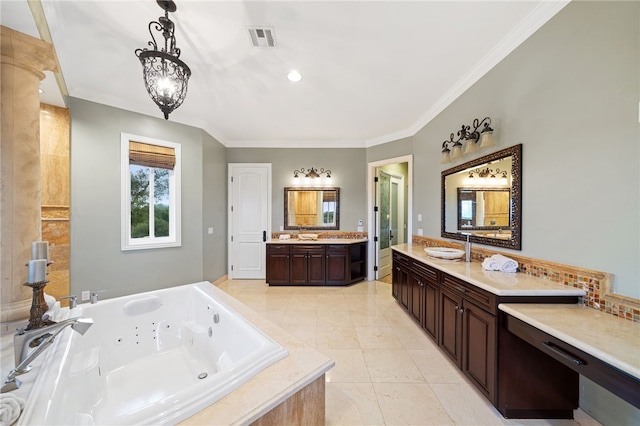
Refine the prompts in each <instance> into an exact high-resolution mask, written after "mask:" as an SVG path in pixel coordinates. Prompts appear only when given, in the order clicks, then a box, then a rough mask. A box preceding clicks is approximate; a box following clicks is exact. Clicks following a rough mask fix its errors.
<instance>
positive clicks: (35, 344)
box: [0, 317, 93, 393]
mask: <svg viewBox="0 0 640 426" xmlns="http://www.w3.org/2000/svg"><path fill="white" fill-rule="evenodd" d="M69 325H70V326H71V328H72V329H73V330H75V331H77V332H78V333H80V334H81V335H84V333H86V332H87V330H88V329H89V327H91V326H92V325H93V320H92V319H91V318H82V317H78V318H70V319H67V320H64V321H61V322H59V323H55V324H52V325H49V326H47V327H42V328H37V329H32V330H25V329H20V330H18V332H17V333H16V334H15V335H14V336H13V345H14V356H15V363H16V368H14V369H13V370H12V371H11V372H10V373H9V375H8V376H7V379H6V380H5V382H4V385H3V386H2V389H1V390H0V393H4V392H9V391H12V390H15V389H18V388H19V387H20V384H21V382H20V380H18V379H17V378H16V377H17V376H19V375H21V374H24V373H28V372H29V371H30V370H31V365H29V364H30V363H31V362H33V360H34V359H36V358H37V357H38V356H39V355H40V354H41V353H42V352H44V350H45V349H47V348H48V347H49V346H50V345H51V344H52V343H53V339H55V337H56V336H57V335H58V334H60V333H61V332H62V330H64V329H65V328H66V327H67V326H69ZM29 348H35V349H34V350H33V351H31V352H29Z"/></svg>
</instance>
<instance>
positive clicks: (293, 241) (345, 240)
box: [267, 238, 369, 244]
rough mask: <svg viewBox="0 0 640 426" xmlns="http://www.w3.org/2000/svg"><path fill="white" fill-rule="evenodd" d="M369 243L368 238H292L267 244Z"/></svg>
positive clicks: (274, 240)
mask: <svg viewBox="0 0 640 426" xmlns="http://www.w3.org/2000/svg"><path fill="white" fill-rule="evenodd" d="M367 241H369V240H368V239H367V238H318V239H317V240H299V239H297V238H290V239H288V240H278V239H272V240H270V241H267V244H355V243H364V242H367Z"/></svg>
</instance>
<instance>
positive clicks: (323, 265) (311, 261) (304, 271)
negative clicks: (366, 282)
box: [266, 241, 367, 285]
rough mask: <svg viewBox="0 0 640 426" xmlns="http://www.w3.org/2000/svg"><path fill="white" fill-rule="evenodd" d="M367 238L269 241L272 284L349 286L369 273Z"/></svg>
mask: <svg viewBox="0 0 640 426" xmlns="http://www.w3.org/2000/svg"><path fill="white" fill-rule="evenodd" d="M366 258H367V243H366V241H363V242H358V243H352V244H300V243H289V244H267V276H266V281H267V283H268V284H269V285H346V284H351V283H353V282H356V281H361V280H363V279H364V278H365V276H366V269H367V268H366Z"/></svg>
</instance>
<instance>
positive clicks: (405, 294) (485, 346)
mask: <svg viewBox="0 0 640 426" xmlns="http://www.w3.org/2000/svg"><path fill="white" fill-rule="evenodd" d="M392 259H393V278H392V294H393V297H394V298H396V300H397V301H398V303H400V304H401V305H402V306H403V307H404V308H405V309H406V311H407V313H408V314H409V315H410V316H411V317H412V318H413V319H414V320H415V321H416V322H417V323H418V324H419V325H420V327H421V328H422V329H423V330H424V331H425V333H427V335H429V336H430V337H431V338H433V339H434V341H435V342H436V343H437V344H438V346H439V347H440V349H441V350H442V351H443V352H444V353H445V354H446V355H447V356H448V357H449V358H451V360H452V362H453V363H455V365H457V366H458V368H460V370H461V371H462V372H463V373H464V374H465V375H466V376H467V377H468V378H469V380H471V382H472V383H474V384H475V385H476V387H477V388H478V390H480V392H481V393H482V394H484V395H485V397H486V398H487V399H488V400H489V401H490V402H491V403H492V404H493V405H494V406H495V407H496V408H497V409H498V410H499V411H500V412H501V413H502V414H503V415H504V416H505V417H512V418H572V416H573V409H574V408H576V407H577V397H576V396H575V395H574V394H573V393H572V391H568V389H577V386H578V383H577V377H574V376H572V375H571V374H569V373H568V372H567V371H564V370H563V369H562V368H561V367H562V366H561V365H557V363H556V362H555V361H553V360H552V361H553V362H552V361H549V360H547V359H541V357H540V356H539V355H538V354H537V353H536V352H538V351H536V350H532V347H531V346H530V345H529V344H528V343H526V342H524V341H523V340H521V339H519V338H518V337H516V336H514V335H513V334H512V333H510V332H509V331H508V330H507V327H506V325H505V321H504V315H501V314H500V312H499V310H498V304H499V303H502V302H504V303H577V302H578V297H577V296H525V295H523V296H497V295H495V294H493V293H491V292H489V291H486V290H484V289H482V288H479V287H477V286H475V285H473V284H470V283H468V282H466V281H464V280H461V279H458V278H457V277H454V276H451V275H449V274H447V273H445V272H443V271H440V270H438V269H435V268H433V267H431V266H429V265H426V264H425V263H422V262H420V261H419V260H417V259H414V258H412V257H410V256H407V255H405V254H403V253H400V252H398V251H395V250H394V251H393V257H392ZM546 371H550V372H552V373H551V374H550V375H546V374H545V375H544V376H543V375H542V373H541V372H546ZM541 377H544V380H541V379H540V378H541ZM563 392H564V393H565V395H564V396H561V395H560V394H561V393H563Z"/></svg>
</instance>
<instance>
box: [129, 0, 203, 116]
mask: <svg viewBox="0 0 640 426" xmlns="http://www.w3.org/2000/svg"><path fill="white" fill-rule="evenodd" d="M156 3H158V5H159V6H160V7H161V8H162V9H163V10H164V16H161V17H160V18H158V20H157V21H151V22H149V34H151V41H150V42H148V43H147V44H148V46H150V47H151V50H149V49H147V48H144V49H136V51H135V53H136V56H137V57H138V59H139V60H140V63H141V64H142V76H143V78H144V85H145V87H146V88H147V92H148V93H149V96H151V99H152V100H153V102H155V103H156V105H158V107H159V108H160V110H161V111H162V112H163V114H164V119H165V120H168V119H169V114H171V112H173V110H175V109H176V108H178V107H179V106H180V105H182V102H183V101H184V98H185V97H186V96H187V85H188V83H189V77H191V69H190V68H189V67H188V66H187V64H185V63H184V62H182V60H180V59H179V58H180V49H179V48H178V47H176V37H175V34H174V30H175V25H174V24H173V22H172V21H171V19H169V12H175V11H176V9H177V7H176V4H175V3H174V2H173V1H172V0H168V1H167V0H156ZM153 31H157V32H159V33H161V34H162V37H163V38H164V47H162V46H161V48H160V49H158V43H157V42H156V38H155V37H154V35H153Z"/></svg>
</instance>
